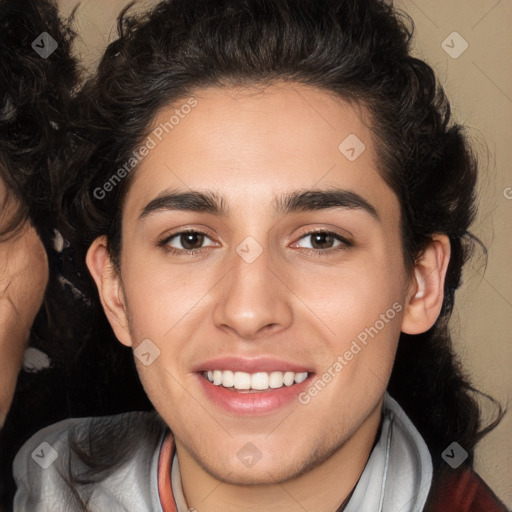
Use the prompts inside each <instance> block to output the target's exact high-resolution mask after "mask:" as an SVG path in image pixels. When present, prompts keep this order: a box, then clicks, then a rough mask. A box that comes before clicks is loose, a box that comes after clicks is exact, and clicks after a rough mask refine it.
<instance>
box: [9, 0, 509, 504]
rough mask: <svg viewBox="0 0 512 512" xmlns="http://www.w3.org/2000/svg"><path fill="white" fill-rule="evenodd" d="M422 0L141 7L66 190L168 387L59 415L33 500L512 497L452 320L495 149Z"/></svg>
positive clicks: (83, 117) (80, 229)
mask: <svg viewBox="0 0 512 512" xmlns="http://www.w3.org/2000/svg"><path fill="white" fill-rule="evenodd" d="M407 23H408V22H407V19H406V18H405V17H403V16H401V15H399V14H397V13H396V12H395V11H394V10H393V8H392V7H390V6H389V5H387V4H386V3H385V2H382V1H379V0H357V1H356V0H339V1H336V2H332V1H327V0H320V1H318V0H315V1H312V0H258V1H256V0H246V1H243V2H240V1H237V2H235V1H228V0H202V1H198V2H191V1H190V0H173V1H169V2H162V3H161V4H160V5H159V6H157V7H156V8H155V9H154V10H152V11H151V12H150V13H149V14H148V15H147V16H145V17H141V18H137V19H135V18H130V17H128V16H126V15H124V16H122V17H121V19H120V24H119V28H120V37H119V39H118V40H117V41H115V42H114V43H112V44H111V45H110V46H109V47H108V49H107V51H106V54H105V56H104V58H103V60H102V62H101V64H100V67H99V70H98V74H97V76H96V77H95V78H94V79H93V80H91V81H90V82H89V83H87V84H86V86H85V87H84V88H83V90H82V91H81V93H80V95H79V96H78V98H77V103H76V105H75V111H74V115H75V119H76V126H75V128H74V134H75V146H74V152H73V156H72V158H71V159H70V161H69V162H67V166H68V167H69V168H70V169H73V172H72V175H71V174H70V176H69V180H68V184H67V186H66V189H65V191H64V193H63V196H62V206H63V208H64V209H65V210H66V211H67V212H68V215H69V223H70V226H71V227H72V228H73V229H74V232H75V235H76V237H77V238H76V239H77V240H79V242H77V243H79V244H80V243H81V246H82V249H83V253H84V257H85V259H86V263H87V266H88V268H89V270H90V273H91V275H92V277H93V279H94V281H95V283H96V285H97V288H98V294H99V299H100V300H101V303H102V305H103V308H104V310H105V313H106V316H107V318H108V319H109V321H110V324H111V326H112V328H113V330H114V332H115V334H116V336H117V338H118V339H119V341H120V342H121V343H122V344H124V345H126V346H129V347H132V349H133V351H134V356H135V358H134V359H135V362H136V364H137V369H138V373H139V377H140V379H141V382H142V384H143V386H144V389H145V391H146V393H147V395H148V397H149V398H150V400H151V401H152V403H153V405H154V407H155V410H156V411H155V412H153V413H130V414H124V415H120V416H110V417H104V418H96V419H94V418H85V419H71V420H66V421H64V422H61V423H59V424H56V425H53V426H51V427H48V428H47V429H44V430H42V431H41V432H39V433H38V434H37V435H36V436H34V437H33V438H32V439H31V440H30V441H29V442H27V443H26V445H25V446H24V447H23V448H22V450H21V451H20V452H19V453H18V455H17V457H16V460H15V463H14V475H15V479H16V482H17V485H18V491H17V494H16V497H15V504H14V509H15V510H16V511H24V510H34V511H39V510H48V509H50V510H52V511H58V510H62V511H64V510H66V511H72V510H133V511H143V510H147V511H150V510H154V511H166V512H167V511H176V510H178V511H180V512H182V511H186V510H198V511H201V512H209V511H214V510H215V511H216V510H222V511H226V512H230V511H234V510H236V511H240V510H244V511H252V510H280V511H289V512H292V511H298V510H314V511H318V512H324V511H325V512H327V511H334V510H336V511H341V510H344V511H369V512H370V511H371V512H375V511H386V512H387V511H392V512H396V511H399V510H400V511H404V512H405V511H411V512H412V511H421V510H432V511H434V510H435V511H440V510H450V511H455V510H457V511H469V510H471V511H482V512H483V511H486V512H488V511H498V510H499V511H502V510H506V509H505V507H504V506H503V505H502V504H501V503H500V502H499V500H497V498H496V497H495V496H494V495H493V493H492V491H491V490H490V489H489V488H488V487H487V486H486V485H485V483H484V482H483V481H482V480H481V479H480V478H479V477H478V476H477V475H476V474H475V473H474V471H473V469H472V462H473V453H474V447H475V444H476V443H477V441H478V440H479V439H480V437H481V436H482V435H483V434H484V433H485V432H486V431H487V430H488V429H482V425H481V420H480V413H479V409H478V406H477V403H476V401H475V398H474V396H473V389H472V388H471V386H470V384H469V382H468V381H467V379H466V378H465V377H464V375H463V374H462V373H461V370H460V368H459V365H458V363H457V360H456V357H455V355H454V354H453V351H452V347H451V340H450V335H449V331H448V327H447V323H448V319H449V317H450V314H451V311H452V308H453V303H454V293H455V290H456V288H457V287H458V286H459V283H460V277H461V270H462V266H463V263H464V262H465V261H466V259H467V258H468V257H469V255H470V254H471V251H472V237H471V235H470V234H469V232H468V228H469V226H470V224H471V222H472V220H473V218H474V215H475V204H474V201H475V181H476V173H477V164H476V160H475V157H474V156H473V154H472V152H471V149H470V147H469V145H468V142H467V139H466V138H465V136H464V133H463V129H462V127H461V126H459V125H457V124H454V123H453V121H452V119H451V116H450V108H449V103H448V101H447V99H446V98H445V96H444V93H443V91H442V89H441V87H440V86H439V85H438V84H437V83H436V79H435V76H434V73H433V71H432V69H431V68H430V67H429V66H428V65H427V64H425V63H424V62H422V61H420V60H418V59H416V58H414V57H412V56H411V55H410V38H411V30H410V29H409V28H408V25H407ZM70 229H71V228H70ZM85 253H86V255H85ZM452 443H456V444H455V445H453V444H452ZM450 446H451V448H450ZM447 448H448V459H450V458H451V459H454V460H453V463H452V465H449V464H448V463H447V462H446V460H447V456H446V454H445V455H444V457H443V454H444V453H445V452H446V450H447ZM37 458H38V459H39V460H37ZM455 459H456V460H455ZM452 466H453V467H452Z"/></svg>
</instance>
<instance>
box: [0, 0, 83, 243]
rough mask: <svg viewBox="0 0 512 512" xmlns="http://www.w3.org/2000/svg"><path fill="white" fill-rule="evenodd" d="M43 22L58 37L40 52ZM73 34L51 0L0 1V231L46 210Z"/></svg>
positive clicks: (38, 220)
mask: <svg viewBox="0 0 512 512" xmlns="http://www.w3.org/2000/svg"><path fill="white" fill-rule="evenodd" d="M42 30H45V31H48V32H49V33H50V35H51V36H52V37H53V38H54V39H55V40H56V42H57V44H58V48H57V49H56V50H55V51H54V53H52V55H51V56H50V57H49V58H47V59H43V58H42V57H41V56H39V55H38V54H37V53H36V52H35V51H34V49H33V48H32V42H33V41H34V40H35V39H36V38H37V37H38V36H39V35H40V34H41V32H42ZM72 39H73V33H72V31H71V30H70V28H69V26H67V25H64V24H63V23H62V22H61V21H60V19H59V17H58V16H57V9H56V7H55V5H54V4H53V3H52V2H51V1H42V2H37V1H36V0H2V1H0V180H1V181H2V182H3V184H4V185H5V186H4V188H5V189H6V190H5V193H4V194H3V197H0V211H1V212H2V215H1V218H0V221H1V223H0V237H6V236H9V235H12V234H13V233H15V232H16V231H17V229H18V228H19V227H21V226H22V225H23V224H24V222H25V221H26V220H28V219H30V220H31V221H32V223H33V224H34V225H35V226H36V228H37V229H38V231H40V230H41V227H42V225H43V224H44V223H45V222H47V221H48V220H49V219H50V218H51V216H52V212H51V203H52V197H53V192H54V189H55V184H56V173H57V168H58V166H57V162H58V160H59V158H60V157H59V155H60V147H61V146H62V142H63V139H64V137H65V131H64V129H63V127H64V125H65V117H66V112H67V111H68V104H69V101H70V98H71V90H72V87H73V86H74V84H75V83H76V79H77V69H76V63H75V61H74V60H73V59H72V57H71V52H70V48H71V42H72ZM7 210H8V211H9V214H8V215H5V213H6V211H7Z"/></svg>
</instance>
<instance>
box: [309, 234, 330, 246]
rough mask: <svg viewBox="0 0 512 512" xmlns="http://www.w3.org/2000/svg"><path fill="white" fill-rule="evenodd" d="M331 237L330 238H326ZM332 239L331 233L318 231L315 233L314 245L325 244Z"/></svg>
mask: <svg viewBox="0 0 512 512" xmlns="http://www.w3.org/2000/svg"><path fill="white" fill-rule="evenodd" d="M326 239H329V240H326ZM330 239H332V237H331V235H328V234H327V233H316V234H315V235H313V240H314V241H313V247H314V246H315V245H320V246H323V245H324V244H326V243H329V241H330Z"/></svg>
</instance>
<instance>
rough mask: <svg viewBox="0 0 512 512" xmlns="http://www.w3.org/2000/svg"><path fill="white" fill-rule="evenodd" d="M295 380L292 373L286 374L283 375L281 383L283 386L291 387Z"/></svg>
mask: <svg viewBox="0 0 512 512" xmlns="http://www.w3.org/2000/svg"><path fill="white" fill-rule="evenodd" d="M294 380H295V373H293V372H286V373H285V374H284V375H283V382H284V385H285V386H291V385H292V384H293V381H294Z"/></svg>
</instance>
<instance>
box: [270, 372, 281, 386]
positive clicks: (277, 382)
mask: <svg viewBox="0 0 512 512" xmlns="http://www.w3.org/2000/svg"><path fill="white" fill-rule="evenodd" d="M269 386H270V387H271V388H272V389H276V388H282V387H283V374H282V372H272V373H271V374H270V378H269Z"/></svg>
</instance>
